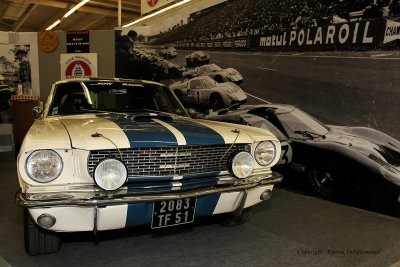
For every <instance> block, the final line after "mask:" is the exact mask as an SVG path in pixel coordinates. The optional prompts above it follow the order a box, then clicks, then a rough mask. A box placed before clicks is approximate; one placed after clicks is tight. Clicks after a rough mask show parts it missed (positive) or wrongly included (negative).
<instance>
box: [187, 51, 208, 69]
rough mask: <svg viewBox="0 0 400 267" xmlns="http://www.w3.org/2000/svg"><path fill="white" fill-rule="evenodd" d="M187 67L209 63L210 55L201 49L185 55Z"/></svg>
mask: <svg viewBox="0 0 400 267" xmlns="http://www.w3.org/2000/svg"><path fill="white" fill-rule="evenodd" d="M185 60H186V65H187V66H188V67H197V66H201V65H205V64H209V63H210V55H209V54H206V53H204V52H203V51H195V52H193V53H190V54H189V55H187V56H186V57H185Z"/></svg>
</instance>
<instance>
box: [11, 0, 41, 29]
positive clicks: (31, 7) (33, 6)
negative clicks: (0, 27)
mask: <svg viewBox="0 0 400 267" xmlns="http://www.w3.org/2000/svg"><path fill="white" fill-rule="evenodd" d="M36 8H37V5H36V4H29V6H28V8H27V9H25V11H24V13H23V14H22V15H21V16H20V17H19V20H18V21H17V25H16V26H15V27H14V29H13V31H14V32H17V31H18V30H19V29H20V28H21V27H22V26H23V25H24V23H25V21H26V20H27V19H28V18H29V17H30V15H31V14H32V12H33V11H34V10H35V9H36Z"/></svg>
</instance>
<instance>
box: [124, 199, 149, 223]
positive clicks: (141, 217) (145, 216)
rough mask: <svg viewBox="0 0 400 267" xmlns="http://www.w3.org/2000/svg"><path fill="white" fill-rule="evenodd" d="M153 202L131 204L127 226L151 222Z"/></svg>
mask: <svg viewBox="0 0 400 267" xmlns="http://www.w3.org/2000/svg"><path fill="white" fill-rule="evenodd" d="M152 216H153V203H152V202H151V203H137V204H129V205H128V212H127V215H126V225H125V226H126V227H132V226H137V225H145V224H151V218H152Z"/></svg>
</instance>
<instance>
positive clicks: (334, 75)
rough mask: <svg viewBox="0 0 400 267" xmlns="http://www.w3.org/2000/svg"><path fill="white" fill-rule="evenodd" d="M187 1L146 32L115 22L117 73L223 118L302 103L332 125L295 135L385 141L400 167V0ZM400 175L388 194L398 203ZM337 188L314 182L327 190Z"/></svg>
mask: <svg viewBox="0 0 400 267" xmlns="http://www.w3.org/2000/svg"><path fill="white" fill-rule="evenodd" d="M182 10H184V12H183V11H182ZM182 10H180V11H179V13H176V14H175V13H172V14H169V15H168V20H165V22H163V23H156V24H154V25H150V26H146V27H147V28H146V31H145V33H144V31H143V30H142V29H141V26H137V27H132V28H128V29H127V28H124V29H123V30H116V31H115V36H116V47H115V49H116V62H115V63H116V76H117V77H123V78H137V79H150V80H154V81H158V82H161V83H163V84H165V85H167V86H169V87H170V88H171V90H173V91H174V93H175V94H176V96H177V98H178V99H179V100H181V102H182V103H183V105H184V106H185V107H186V108H187V109H194V110H195V111H196V112H197V113H198V114H200V115H199V116H204V117H206V118H211V119H216V120H222V121H224V120H225V121H230V120H232V118H233V117H234V115H232V116H231V118H229V114H230V113H229V112H239V113H240V112H253V111H251V107H257V106H262V105H264V106H265V105H267V106H268V105H274V104H277V103H279V104H284V105H288V106H290V107H297V108H298V109H299V110H301V111H302V112H304V113H302V114H308V115H304V116H306V117H307V116H311V118H312V120H313V121H314V120H315V121H317V124H318V125H319V124H321V125H323V127H324V129H327V131H328V133H330V135H329V134H327V135H325V133H319V132H313V131H308V132H307V131H305V130H304V129H295V128H294V129H291V130H293V131H294V132H296V134H298V135H299V134H300V135H299V136H297V137H295V140H297V139H299V138H300V139H304V138H305V139H311V140H312V141H313V142H314V141H316V140H317V139H321V140H322V141H323V140H328V141H329V140H330V138H328V137H327V136H330V137H332V138H334V141H333V142H334V143H336V144H342V145H345V146H347V147H349V149H350V150H352V149H355V148H359V149H360V150H359V151H358V150H357V151H358V152H357V153H361V154H366V155H368V153H370V152H368V151H371V149H372V151H373V152H371V154H370V155H369V157H370V158H373V157H375V156H374V154H375V153H377V151H381V152H379V153H380V154H379V155H378V157H379V158H382V160H383V161H384V162H386V163H385V164H389V165H391V166H393V168H394V169H396V171H395V172H396V173H397V172H398V173H399V174H400V171H399V170H398V166H399V164H400V142H399V141H398V140H400V122H399V120H398V118H399V114H400V105H399V99H400V75H399V73H400V64H399V63H400V53H399V48H400V0H353V1H351V0H334V1H328V0H322V1H316V0H281V1H279V0H226V1H221V0H219V1H216V3H215V5H211V6H209V7H206V8H202V9H199V10H197V9H193V10H189V8H186V9H185V8H183V9H182ZM185 12H186V13H185ZM175 18H176V19H175ZM249 107H250V108H249ZM268 107H269V109H270V110H279V108H277V107H276V106H272V107H273V108H272V107H271V106H268ZM221 110H222V111H221ZM219 111H220V112H219ZM254 112H255V111H254ZM277 112H278V111H277ZM234 114H236V115H237V114H238V113H234ZM302 116H303V115H302ZM266 117H268V116H266ZM307 118H308V117H307ZM297 119H299V120H300V121H301V120H304V122H307V123H310V120H308V119H305V117H304V118H303V117H301V118H300V117H297ZM238 122H242V123H243V122H245V123H248V124H250V125H252V124H251V123H252V122H246V121H243V120H241V121H238ZM254 123H255V122H254ZM295 125H296V126H293V127H299V126H298V124H295ZM314 126H315V125H314ZM318 127H319V126H318ZM336 127H339V128H336ZM278 128H279V127H278ZM310 129H316V128H312V127H311V126H310ZM318 129H320V128H318ZM335 129H336V130H335ZM338 129H341V130H340V131H339V132H337V131H338ZM282 130H284V129H282ZM283 135H286V137H288V139H289V147H290V144H291V142H292V140H291V136H290V134H287V133H284V134H283ZM288 135H289V136H288ZM325 137H326V139H325ZM354 138H355V139H354ZM372 140H374V141H372ZM388 140H392V141H388ZM281 141H282V140H281ZM331 141H332V140H331ZM371 142H372V143H371ZM350 147H351V148H350ZM381 149H383V150H381ZM295 150H296V149H293V151H292V150H291V149H289V150H288V154H284V156H287V157H286V158H285V159H283V161H285V162H289V161H290V160H291V157H292V156H293V157H295V156H296V151H295ZM382 151H384V152H382ZM334 153H336V152H334ZM383 161H382V162H383ZM293 166H295V167H293ZM292 167H293V168H297V169H298V170H299V169H302V168H303V170H304V169H305V170H307V169H306V168H305V167H302V166H299V165H292ZM394 169H393V170H394ZM315 173H317V171H315ZM328 174H329V175H328ZM328 174H326V175H328V176H329V178H332V177H333V174H332V173H328ZM317 176H318V175H316V177H314V178H315V179H316V180H318V177H317ZM328 176H324V177H322V178H321V180H322V182H321V181H320V183H319V186H320V187H323V186H325V185H324V184H323V183H324V182H325V181H326V180H327V177H328ZM310 177H311V176H310ZM396 179H398V180H396V181H397V182H395V184H396V183H397V184H396V185H395V186H394V188H395V189H394V192H395V193H393V192H391V193H390V194H392V193H393V198H392V200H393V201H392V204H393V203H396V205H397V209H398V210H400V209H399V202H398V199H397V198H398V197H399V192H400V175H398V178H396ZM392 182H393V181H392ZM314 186H317V187H318V182H316V183H314ZM324 190H325V191H324ZM330 190H332V188H328V189H323V188H317V191H318V192H319V193H320V194H321V195H322V196H323V197H328V195H329V194H328V193H327V192H328V191H330ZM384 192H385V193H384V194H387V195H389V193H388V191H384ZM399 214H400V213H399Z"/></svg>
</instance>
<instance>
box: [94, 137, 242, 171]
mask: <svg viewBox="0 0 400 267" xmlns="http://www.w3.org/2000/svg"><path fill="white" fill-rule="evenodd" d="M230 146H231V145H230V144H227V145H198V146H179V147H157V148H127V149H120V151H121V154H122V161H123V162H124V163H125V165H126V167H127V169H128V177H129V178H135V177H157V176H172V175H174V176H184V175H191V174H201V173H209V172H216V171H226V170H227V169H228V167H227V161H228V159H229V158H230V157H231V155H232V154H233V153H236V152H237V151H244V150H249V146H248V145H246V144H235V145H233V147H232V148H231V149H230V150H229V147H230ZM228 150H229V152H228V153H226V152H227V151H228ZM224 155H225V156H224ZM222 157H223V158H222ZM106 158H118V159H120V154H119V152H118V150H117V149H111V150H94V151H91V152H90V154H89V160H88V171H89V173H90V175H91V176H93V172H94V169H95V167H96V166H97V164H98V163H99V162H100V161H102V160H104V159H106ZM221 158H222V160H221Z"/></svg>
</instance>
